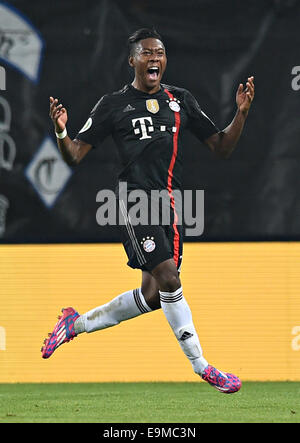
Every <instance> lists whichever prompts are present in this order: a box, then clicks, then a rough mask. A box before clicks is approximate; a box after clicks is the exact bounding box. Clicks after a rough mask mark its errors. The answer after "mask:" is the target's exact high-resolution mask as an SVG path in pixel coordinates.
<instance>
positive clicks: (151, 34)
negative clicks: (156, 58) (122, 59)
mask: <svg viewBox="0 0 300 443" xmlns="http://www.w3.org/2000/svg"><path fill="white" fill-rule="evenodd" d="M146 38H157V39H158V40H160V41H162V39H161V36H160V35H159V33H158V32H157V31H156V30H155V29H154V28H153V29H149V28H142V29H138V30H137V31H135V32H134V33H133V34H131V35H130V37H129V38H128V41H127V45H128V51H129V55H133V53H134V50H135V47H136V45H137V43H138V42H139V41H140V40H144V39H146Z"/></svg>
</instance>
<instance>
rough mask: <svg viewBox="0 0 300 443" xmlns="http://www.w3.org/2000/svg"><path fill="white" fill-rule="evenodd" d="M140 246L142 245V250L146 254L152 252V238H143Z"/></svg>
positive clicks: (153, 243)
mask: <svg viewBox="0 0 300 443" xmlns="http://www.w3.org/2000/svg"><path fill="white" fill-rule="evenodd" d="M141 244H142V245H143V248H144V250H145V251H146V252H152V251H154V249H155V246H156V245H155V242H154V237H147V238H143V241H141Z"/></svg>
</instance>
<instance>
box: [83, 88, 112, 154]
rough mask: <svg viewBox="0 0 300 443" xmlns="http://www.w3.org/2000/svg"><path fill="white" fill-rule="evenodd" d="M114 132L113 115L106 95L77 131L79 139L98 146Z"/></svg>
mask: <svg viewBox="0 0 300 443" xmlns="http://www.w3.org/2000/svg"><path fill="white" fill-rule="evenodd" d="M111 132H112V115H111V107H110V103H109V97H108V96H107V95H104V96H103V97H102V98H101V99H100V100H99V101H98V102H97V103H96V105H95V106H94V108H93V109H92V110H91V112H90V115H89V117H88V119H87V121H86V122H85V124H84V125H83V127H82V128H81V129H80V131H79V132H78V133H77V135H76V137H75V138H77V139H78V140H82V141H83V142H85V143H88V144H90V145H92V146H93V147H98V146H99V145H100V144H101V142H103V140H104V139H105V138H106V137H107V136H108V135H109V134H111Z"/></svg>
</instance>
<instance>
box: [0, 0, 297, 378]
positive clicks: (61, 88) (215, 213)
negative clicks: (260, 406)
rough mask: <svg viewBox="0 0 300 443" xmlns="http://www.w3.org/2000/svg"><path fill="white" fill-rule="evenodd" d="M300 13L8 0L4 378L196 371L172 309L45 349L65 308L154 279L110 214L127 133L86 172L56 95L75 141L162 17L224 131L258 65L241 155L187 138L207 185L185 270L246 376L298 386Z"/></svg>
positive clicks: (2, 210) (203, 3) (4, 25)
mask: <svg viewBox="0 0 300 443" xmlns="http://www.w3.org/2000/svg"><path fill="white" fill-rule="evenodd" d="M299 25H300V5H299V2H298V1H296V0H286V1H281V0H251V1H249V2H240V1H237V0H227V1H226V2H225V1H221V0H198V1H192V0H190V1H188V2H182V1H178V0H172V1H170V0H165V1H163V2H159V1H156V0H153V1H139V0H130V1H126V2H124V1H117V0H97V1H94V0H90V1H89V2H87V3H83V2H82V1H79V0H72V1H71V0H68V1H67V0H64V1H63V2H58V1H57V0H54V1H52V2H47V4H44V3H43V2H40V1H37V0H31V1H30V2H28V1H25V0H16V1H10V2H0V57H1V59H0V65H1V66H2V67H3V68H4V69H5V78H4V77H3V76H2V80H1V83H0V86H1V90H0V241H1V245H0V306H1V307H0V382H2V383H6V382H65V381H66V382H106V381H124V382H125V381H197V380H198V377H197V376H196V375H195V374H194V373H193V371H192V368H191V367H190V364H189V362H188V361H186V358H185V357H184V355H183V354H182V352H181V350H180V348H179V346H178V344H177V343H176V341H175V339H174V337H173V335H172V332H171V330H170V329H169V326H168V325H167V324H166V321H165V318H164V316H163V314H162V312H154V313H151V314H147V315H145V316H141V317H140V318H138V319H135V320H131V321H128V322H125V323H123V324H121V325H119V326H117V327H115V328H111V329H108V330H104V331H101V332H98V333H94V334H90V335H88V334H85V335H82V336H81V337H80V339H78V340H75V341H74V342H71V343H70V344H68V345H65V347H64V349H63V351H62V350H61V349H59V350H57V352H56V353H55V355H54V357H53V358H51V359H50V360H49V361H43V360H42V358H41V354H40V347H41V345H42V340H43V338H44V337H45V336H46V334H47V332H48V331H49V330H50V329H51V328H52V326H53V324H54V321H55V318H56V316H57V315H58V314H59V310H60V308H61V307H65V306H74V307H75V308H76V309H78V310H79V312H86V311H87V310H89V309H91V308H93V307H95V306H98V305H100V304H103V303H105V302H107V301H108V300H110V299H111V298H112V297H114V296H116V295H117V294H119V293H121V292H123V291H125V290H128V289H130V288H135V287H138V286H139V284H140V275H139V271H133V270H131V269H129V268H128V267H127V266H126V256H125V253H124V251H123V247H122V245H121V244H120V243H119V236H118V231H117V229H116V228H115V227H111V226H110V227H109V226H106V227H100V226H98V225H97V222H96V211H97V208H98V204H97V202H96V194H97V192H98V191H99V190H101V189H103V188H105V189H114V186H115V180H116V174H117V172H118V167H119V163H118V157H117V155H116V149H115V147H114V145H113V141H112V139H107V140H106V142H105V143H104V144H103V147H102V149H99V150H94V151H93V152H92V153H90V154H89V155H88V156H87V157H86V158H85V159H84V161H83V162H82V164H81V165H80V166H79V167H78V168H76V169H74V170H72V169H70V168H69V167H68V166H66V165H65V164H64V163H63V162H62V160H61V159H60V157H59V154H58V151H57V149H56V141H55V135H54V131H53V127H52V123H51V121H50V119H49V117H48V100H49V96H50V95H52V96H55V97H59V99H60V100H61V101H62V103H63V104H64V105H65V106H66V107H67V109H68V113H69V122H68V132H69V134H70V135H75V134H76V132H77V131H78V129H79V128H81V127H82V125H83V124H84V122H85V121H86V118H87V116H88V114H89V112H90V110H91V108H92V107H93V106H94V104H95V103H96V102H97V101H98V99H99V98H100V97H101V96H102V95H103V94H105V93H107V92H111V91H114V90H117V89H120V88H121V87H122V86H123V85H124V84H125V83H128V82H130V81H131V78H132V73H131V71H130V69H129V67H128V64H127V49H126V40H127V37H128V35H129V34H130V33H132V32H133V31H134V30H136V29H138V28H140V27H150V26H151V27H152V26H154V27H155V28H156V29H157V30H158V32H159V33H161V35H162V37H163V40H164V42H165V44H166V48H167V55H168V67H167V71H166V73H165V77H164V82H165V83H167V84H174V85H177V86H181V87H184V88H186V89H189V90H190V91H191V92H192V93H193V94H194V95H195V96H196V98H197V99H198V101H199V103H200V105H201V106H202V108H203V110H204V111H205V112H206V113H207V114H208V115H209V116H210V117H211V118H212V119H213V120H214V121H215V123H216V124H217V125H218V126H219V127H220V128H224V127H225V126H226V125H227V124H229V123H230V121H231V119H232V118H233V116H234V113H235V92H236V89H237V87H238V84H239V83H240V82H242V83H245V82H246V79H247V77H248V76H250V75H254V76H255V84H256V97H255V100H254V103H253V105H252V109H251V111H250V114H249V117H248V120H247V123H246V126H245V130H244V133H243V135H242V137H241V140H240V143H239V146H238V148H237V150H236V151H235V152H234V154H233V155H232V157H231V159H230V160H227V161H224V160H219V159H217V158H215V157H214V156H213V155H212V154H211V153H210V152H209V151H208V150H207V149H206V148H204V147H202V146H199V143H198V142H197V140H196V139H194V138H193V137H192V136H191V135H189V134H187V135H186V144H185V164H184V187H185V189H192V190H196V189H201V190H202V189H203V190H204V195H205V228H204V233H203V234H202V235H201V236H200V237H196V238H191V237H188V238H186V243H185V249H184V259H183V268H182V282H183V288H184V293H185V297H186V298H187V299H188V301H189V304H190V306H191V309H192V311H193V316H194V322H195V325H196V327H197V329H198V332H199V336H200V341H201V344H202V346H203V348H204V351H205V356H206V358H207V359H208V360H209V361H210V362H212V364H214V365H216V366H217V367H219V366H220V367H221V368H222V369H223V370H230V371H232V372H234V373H236V374H238V375H239V376H240V377H241V378H242V379H243V380H249V381H253V380H259V381H264V380H272V381H279V380H291V381H300V364H299V363H300V297H299V293H300V277H299V264H300V243H299V240H300V199H299V192H300V174H299V170H300V148H299V140H300V124H299V122H300V120H299V112H298V111H299V97H300V76H299V73H300V59H299V47H300V34H299ZM1 72H2V74H3V70H2V71H1ZM191 240H193V241H191ZM258 362H259V364H258Z"/></svg>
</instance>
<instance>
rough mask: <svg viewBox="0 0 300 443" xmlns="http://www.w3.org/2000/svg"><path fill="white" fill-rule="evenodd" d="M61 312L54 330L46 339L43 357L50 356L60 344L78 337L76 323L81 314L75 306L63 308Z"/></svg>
mask: <svg viewBox="0 0 300 443" xmlns="http://www.w3.org/2000/svg"><path fill="white" fill-rule="evenodd" d="M61 312H62V313H63V315H61V316H59V317H58V322H57V323H56V325H55V327H54V329H53V332H52V333H50V334H48V335H49V338H45V340H44V346H43V347H42V349H41V351H42V357H43V358H49V357H50V356H51V355H52V354H53V352H54V351H55V349H57V348H58V347H59V346H60V345H62V344H63V343H67V342H69V341H70V340H73V338H74V337H76V334H75V330H74V323H75V320H76V319H77V318H78V317H80V315H79V314H78V312H77V311H75V309H73V308H63V309H62V310H61Z"/></svg>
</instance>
